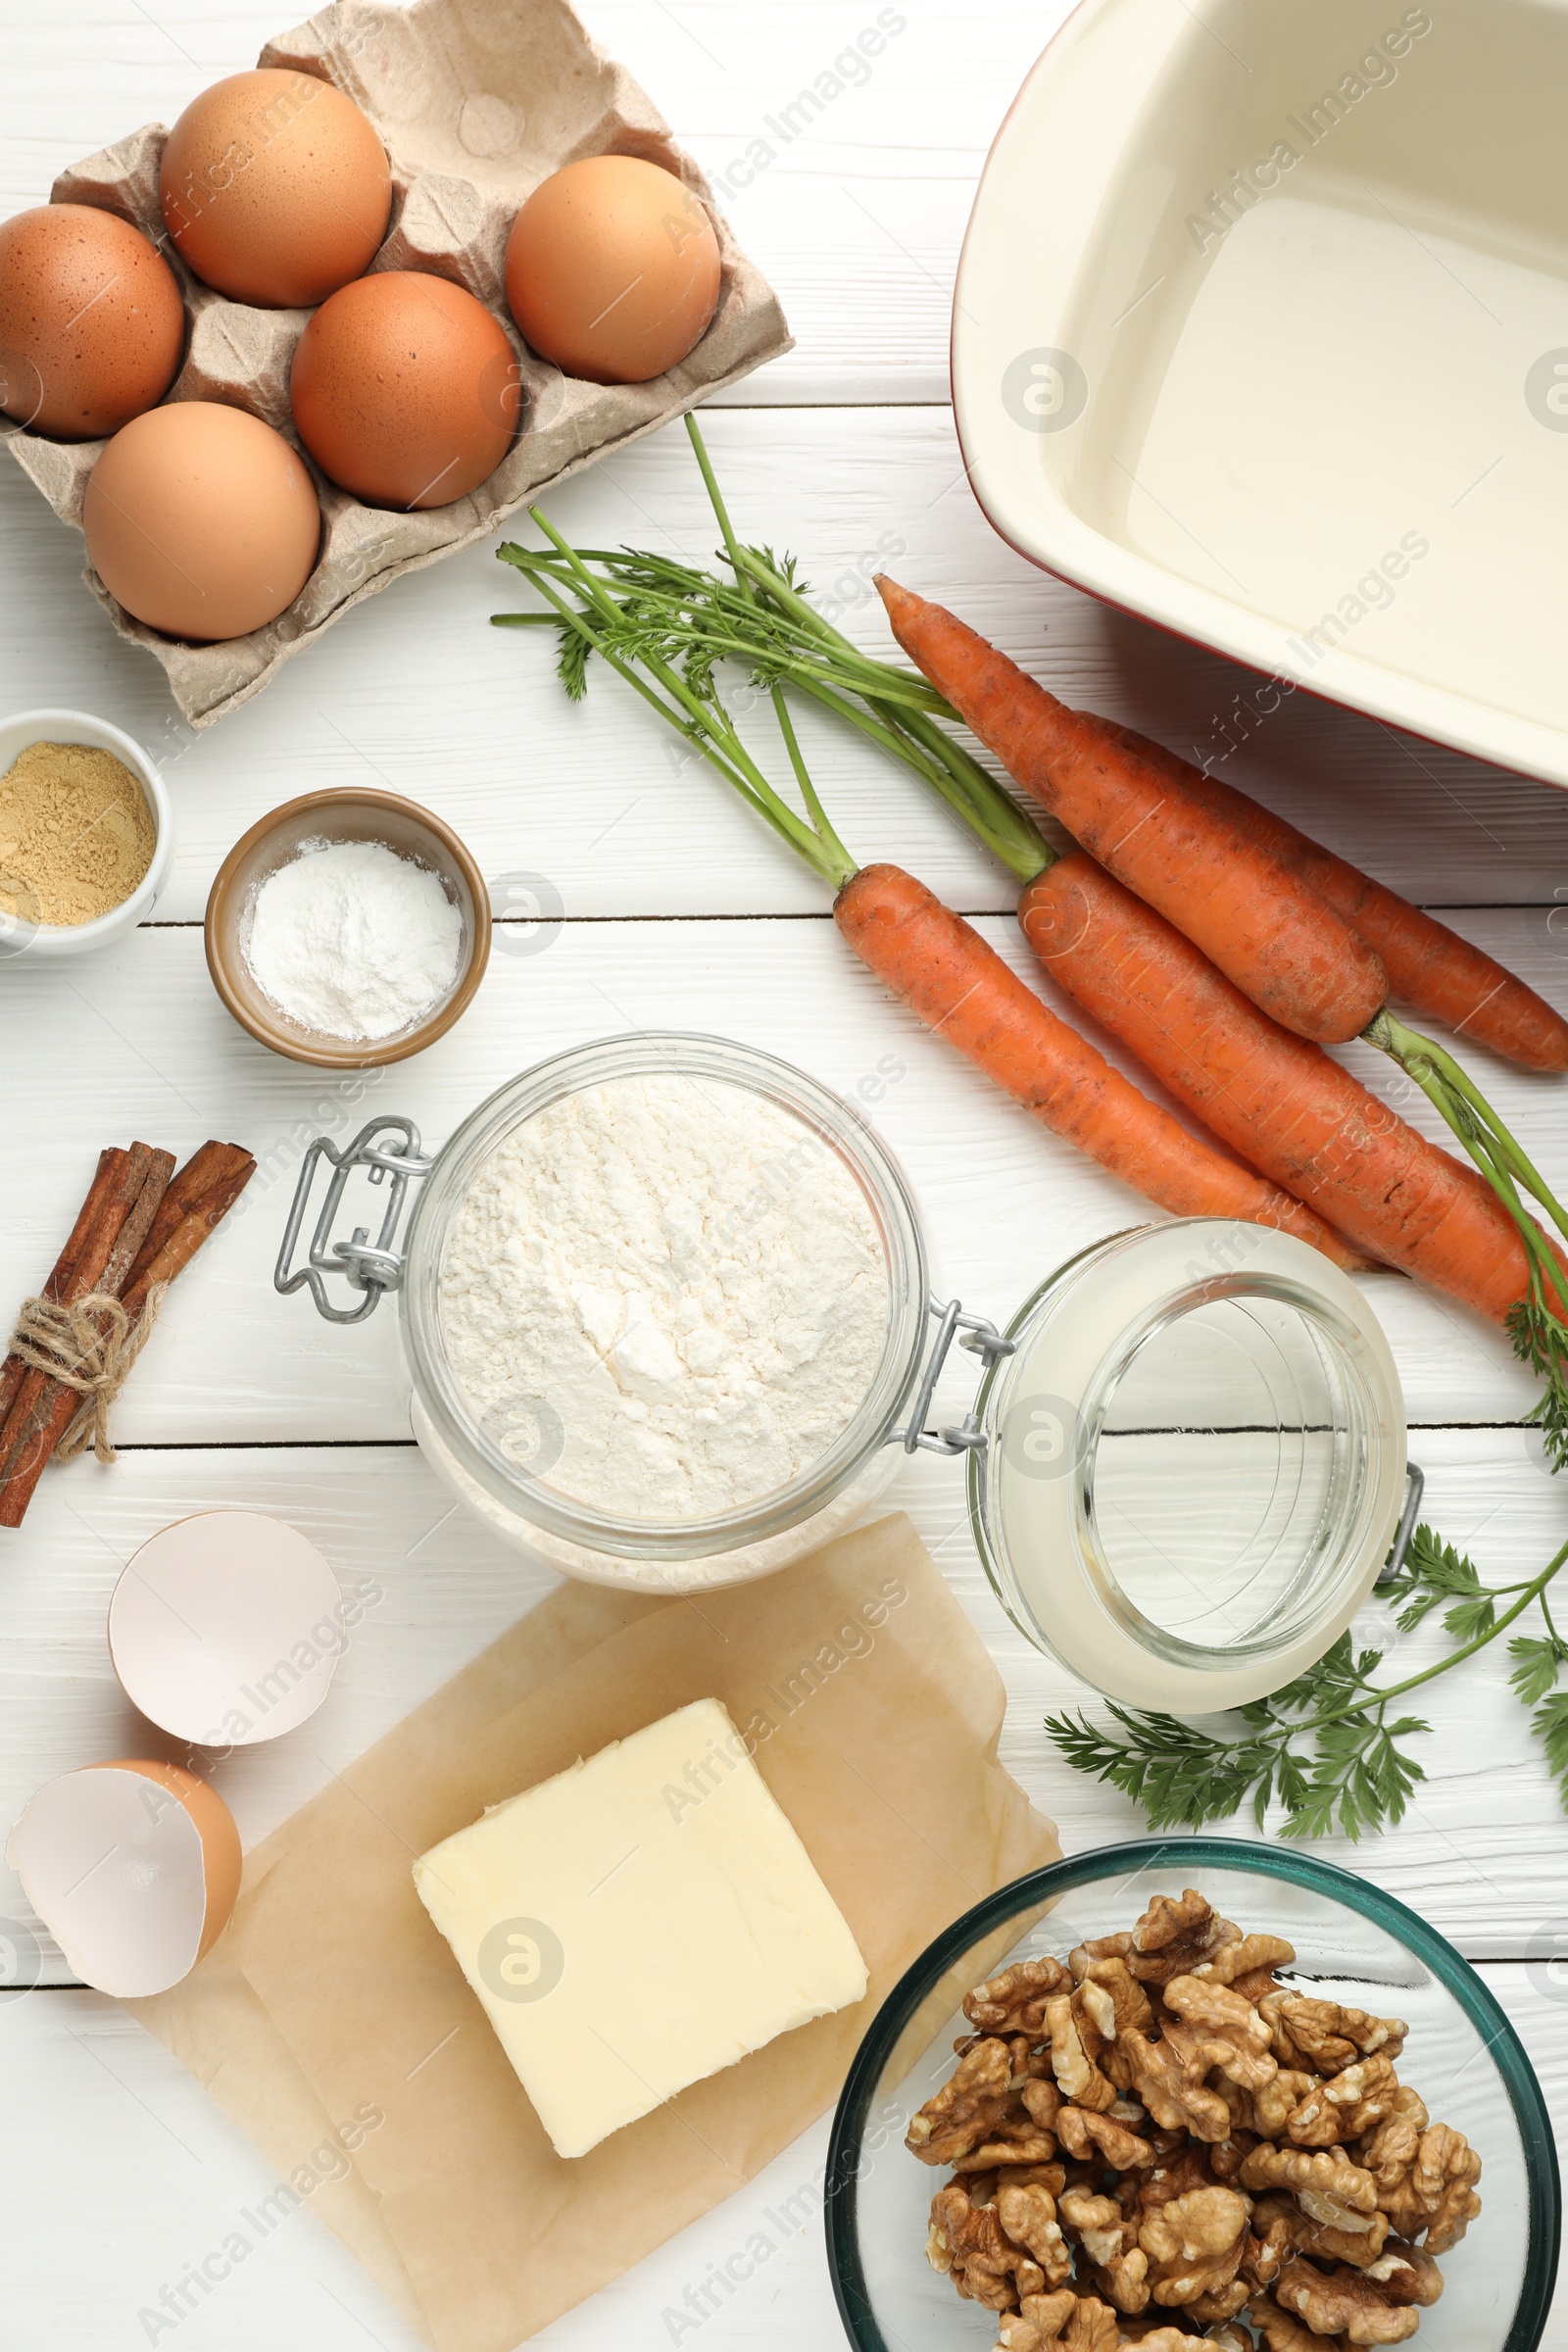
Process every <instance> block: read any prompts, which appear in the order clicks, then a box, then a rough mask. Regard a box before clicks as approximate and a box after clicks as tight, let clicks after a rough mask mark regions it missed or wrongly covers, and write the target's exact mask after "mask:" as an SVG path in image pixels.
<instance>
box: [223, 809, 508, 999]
mask: <svg viewBox="0 0 1568 2352" xmlns="http://www.w3.org/2000/svg"><path fill="white" fill-rule="evenodd" d="M462 944H463V916H462V914H461V913H460V911H459V909H458V908H457V907H454V906H453V904H452V902H451V900H450V899H449V898H448V897H447V894H446V892H445V891H444V890H443V888H442V887H441V878H440V876H439V875H438V874H433V873H431V872H430V870H429V869H428V867H426V866H422V865H416V864H415V863H414V860H413V859H412V858H400V857H399V856H398V854H397V852H396V851H395V850H389V849H388V848H387V846H386V844H385V843H384V842H380V841H332V842H327V841H307V842H302V843H301V845H300V855H299V856H298V857H297V858H293V859H292V860H291V861H290V862H289V864H287V865H280V866H279V867H278V868H277V870H276V872H275V873H271V874H269V875H268V877H267V879H266V881H265V882H264V883H263V884H262V886H261V888H260V890H258V892H257V893H256V897H255V900H254V902H253V905H252V907H251V920H250V934H249V937H248V938H246V939H245V940H244V942H243V945H244V953H245V960H246V962H247V963H248V964H249V965H250V968H251V973H252V976H253V977H254V979H255V981H256V983H257V986H258V987H259V988H261V989H262V991H263V992H264V994H266V995H267V996H269V997H270V999H271V1001H272V1003H273V1004H274V1005H276V1006H277V1008H278V1010H279V1011H280V1012H282V1013H286V1014H287V1016H288V1018H289V1019H290V1020H291V1021H298V1022H299V1024H300V1026H301V1027H302V1028H305V1029H315V1030H317V1031H319V1033H320V1034H321V1035H322V1036H324V1037H342V1038H375V1037H391V1036H392V1034H393V1033H394V1031H396V1030H398V1029H406V1028H407V1027H408V1025H409V1023H410V1022H411V1021H414V1020H417V1018H418V1017H419V1015H420V1014H421V1013H423V1012H428V1011H429V1009H430V1007H431V1005H434V1004H435V1003H436V1002H437V1000H438V999H439V998H441V997H444V996H445V995H446V993H447V991H448V989H449V988H450V987H451V986H452V983H453V981H454V980H455V979H456V978H457V976H458V957H459V955H460V953H461V950H462Z"/></svg>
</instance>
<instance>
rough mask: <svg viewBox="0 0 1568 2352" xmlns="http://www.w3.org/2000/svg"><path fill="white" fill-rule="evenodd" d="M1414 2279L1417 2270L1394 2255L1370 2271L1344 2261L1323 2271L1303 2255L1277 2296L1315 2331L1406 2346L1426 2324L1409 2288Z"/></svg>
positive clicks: (1290, 2266) (1288, 2268)
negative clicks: (1418, 2329) (1348, 2265)
mask: <svg viewBox="0 0 1568 2352" xmlns="http://www.w3.org/2000/svg"><path fill="white" fill-rule="evenodd" d="M1385 2272H1386V2273H1387V2276H1380V2273H1385ZM1413 2281H1414V2274H1413V2272H1412V2271H1411V2270H1410V2269H1409V2268H1408V2267H1407V2266H1405V2265H1404V2264H1403V2263H1400V2262H1398V2261H1397V2260H1396V2261H1392V2262H1391V2260H1390V2258H1389V2257H1388V2256H1385V2257H1384V2260H1383V2261H1382V2262H1380V2263H1378V2264H1377V2265H1376V2266H1375V2267H1374V2268H1373V2269H1372V2270H1370V2271H1355V2270H1350V2269H1348V2267H1347V2266H1346V2265H1345V2264H1343V2263H1341V2264H1340V2265H1338V2266H1337V2267H1336V2268H1335V2269H1334V2270H1333V2271H1320V2270H1319V2269H1318V2268H1317V2267H1316V2265H1315V2264H1313V2263H1310V2262H1308V2261H1306V2260H1305V2259H1304V2257H1303V2256H1301V2255H1299V2254H1298V2255H1293V2257H1292V2258H1291V2260H1290V2261H1289V2262H1288V2263H1287V2264H1286V2265H1285V2268H1284V2269H1283V2270H1282V2271H1281V2273H1280V2275H1279V2278H1278V2279H1277V2280H1276V2281H1275V2285H1274V2300H1275V2302H1276V2303H1278V2304H1279V2305H1280V2307H1281V2309H1282V2310H1285V2311H1291V2312H1295V2314H1296V2316H1297V2317H1298V2319H1302V2320H1304V2321H1305V2322H1306V2324H1307V2326H1308V2327H1310V2328H1311V2330H1312V2332H1313V2334H1314V2335H1343V2336H1344V2337H1345V2339H1346V2341H1347V2343H1349V2344H1402V2343H1404V2342H1406V2341H1407V2340H1408V2338H1409V2337H1411V2336H1412V2335H1414V2333H1415V2331H1416V2329H1417V2328H1418V2327H1420V2325H1421V2314H1420V2311H1419V2310H1418V2308H1417V2307H1416V2305H1415V2303H1414V2302H1413V2301H1411V2300H1409V2298H1408V2295H1407V2292H1406V2289H1407V2288H1408V2286H1409V2285H1410V2284H1411V2283H1413Z"/></svg>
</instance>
